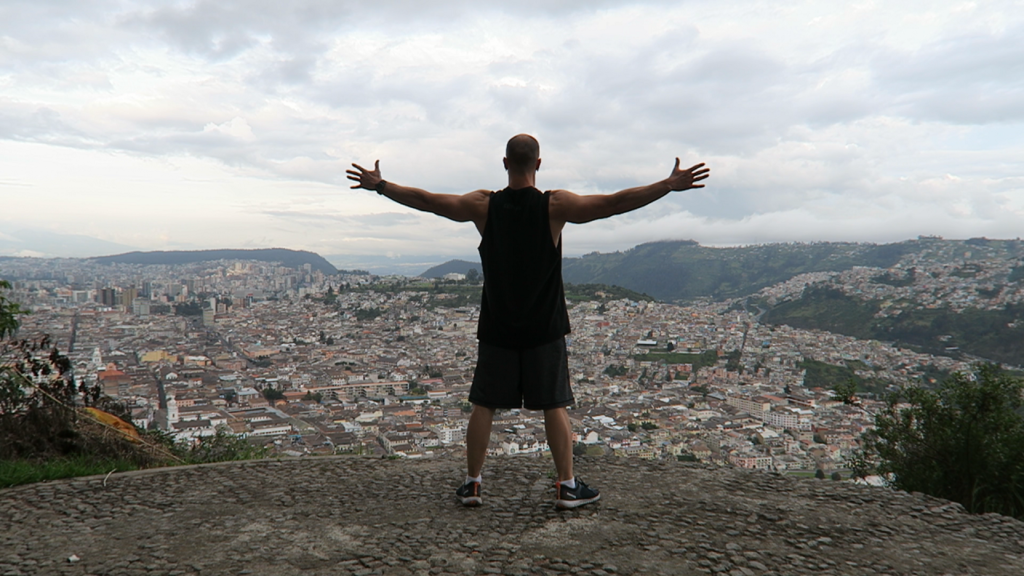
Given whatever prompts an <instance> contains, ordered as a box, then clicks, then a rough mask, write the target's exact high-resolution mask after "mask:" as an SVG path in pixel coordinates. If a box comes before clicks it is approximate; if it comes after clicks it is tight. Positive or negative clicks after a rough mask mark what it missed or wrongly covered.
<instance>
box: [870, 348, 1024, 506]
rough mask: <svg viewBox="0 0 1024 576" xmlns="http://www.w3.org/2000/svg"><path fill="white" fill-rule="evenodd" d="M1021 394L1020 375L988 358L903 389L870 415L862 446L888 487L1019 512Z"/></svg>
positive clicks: (1023, 474)
mask: <svg viewBox="0 0 1024 576" xmlns="http://www.w3.org/2000/svg"><path fill="white" fill-rule="evenodd" d="M1022 394H1024V382H1022V381H1021V380H1020V379H1018V378H1014V377H1012V376H1010V375H1009V374H1007V373H1005V372H1003V371H1002V370H1001V369H1000V368H999V367H998V366H995V365H991V364H988V365H977V366H975V368H974V371H973V373H969V374H964V373H956V374H953V375H952V376H951V377H950V378H949V379H947V380H946V381H945V382H943V383H942V384H941V385H940V386H939V387H938V388H936V389H927V388H924V387H914V388H907V389H905V390H904V391H903V393H902V394H901V395H892V396H890V397H889V399H888V401H887V403H886V406H885V408H884V409H883V410H882V411H881V412H879V413H878V414H877V415H876V416H875V427H876V429H875V430H874V431H873V432H872V433H870V434H868V435H867V436H866V438H865V452H866V454H867V455H868V457H870V458H872V459H873V460H875V461H876V462H877V471H878V472H879V473H880V474H882V475H883V476H885V477H887V478H889V479H890V482H891V484H892V485H893V486H895V487H896V488H899V489H901V490H906V491H908V492H911V491H917V492H924V493H926V494H930V495H932V496H936V497H939V498H945V499H948V500H953V501H956V502H959V503H961V504H963V506H964V507H965V508H966V509H967V510H968V511H970V512H978V513H984V512H998V513H1000V514H1004V515H1008V516H1015V517H1018V518H1024V457H1022V455H1024V416H1021V410H1022V408H1024V399H1022ZM901 402H902V403H904V404H900V403H901ZM907 405H909V406H908V407H904V406H907Z"/></svg>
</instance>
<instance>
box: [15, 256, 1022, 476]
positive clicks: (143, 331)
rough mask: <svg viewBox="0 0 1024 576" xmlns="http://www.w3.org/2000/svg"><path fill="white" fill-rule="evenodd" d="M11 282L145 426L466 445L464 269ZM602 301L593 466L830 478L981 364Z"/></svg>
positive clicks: (586, 431) (297, 450)
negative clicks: (882, 413) (922, 390)
mask: <svg viewBox="0 0 1024 576" xmlns="http://www.w3.org/2000/svg"><path fill="white" fill-rule="evenodd" d="M918 270H921V269H918ZM926 271H927V272H929V274H930V276H929V278H930V280H929V283H928V284H927V285H932V284H934V286H933V288H934V290H932V291H931V292H930V293H932V294H936V296H935V298H943V299H944V300H945V301H948V302H950V303H958V302H968V301H970V298H971V291H972V290H976V289H975V285H976V284H971V285H970V286H969V287H964V288H963V289H962V290H960V291H957V286H959V285H958V284H957V283H956V281H954V280H944V279H945V278H947V276H948V275H947V276H944V275H942V274H941V273H938V271H935V270H926ZM897 272H898V271H895V272H894V271H892V270H890V271H885V270H880V269H854V270H851V271H849V272H844V273H819V274H816V275H809V276H805V277H798V278H794V279H793V280H792V281H790V282H787V283H785V284H780V285H777V286H774V287H772V288H768V289H765V290H763V291H762V292H761V293H760V294H758V295H757V298H761V299H765V300H769V299H772V300H775V299H782V298H786V297H789V296H792V295H793V294H795V293H799V291H800V290H801V289H802V288H803V287H805V286H807V285H808V284H813V283H815V282H833V283H837V284H842V285H843V286H844V289H845V290H850V291H851V292H856V291H857V290H860V291H863V290H865V289H867V288H871V287H873V286H876V284H872V283H870V282H869V281H870V279H872V278H877V277H878V276H879V275H880V274H883V273H885V274H895V273H897ZM0 277H3V278H5V279H7V280H9V281H11V283H12V285H13V290H12V291H11V297H12V298H13V299H15V300H17V301H19V302H21V303H23V304H24V305H25V306H27V307H28V308H30V309H31V310H32V314H31V315H28V316H26V317H25V318H24V321H23V325H22V329H21V333H20V335H21V336H31V335H35V334H42V333H48V334H51V335H52V336H53V337H54V339H55V341H56V343H57V345H58V346H59V347H60V349H61V350H62V351H64V352H66V353H67V355H68V356H69V357H70V358H71V359H72V361H73V364H74V368H75V374H76V377H77V378H79V379H80V380H83V381H86V382H88V383H96V384H98V385H100V386H102V389H103V391H104V392H105V393H106V394H108V395H110V396H112V397H115V398H118V399H120V400H121V401H123V402H126V403H127V404H128V406H130V408H131V412H132V416H133V419H134V421H135V423H136V424H137V425H139V426H145V427H159V428H162V429H165V430H167V431H169V432H171V433H173V434H175V435H176V436H178V437H179V438H182V439H186V440H187V439H194V438H197V437H200V436H204V435H210V434H213V433H215V432H216V431H217V430H218V429H226V430H229V431H231V432H233V433H236V434H239V435H243V436H245V437H247V438H250V439H251V441H253V442H259V443H266V444H268V445H270V446H272V447H274V449H275V450H276V451H277V452H279V453H282V454H287V455H294V456H298V455H305V454H334V453H354V454H376V455H380V456H385V455H390V456H395V457H408V458H426V457H431V456H433V455H438V454H440V453H443V452H461V451H462V450H464V444H463V438H464V433H465V426H466V421H467V416H468V410H469V405H468V404H467V403H466V397H467V393H468V388H469V383H470V382H471V380H472V373H473V369H474V362H475V347H476V322H477V315H478V313H479V307H478V305H477V304H476V302H478V300H479V298H474V297H472V294H474V293H475V292H476V291H478V290H479V287H478V286H473V285H468V284H467V282H466V281H465V279H464V278H463V277H461V276H460V275H452V276H450V277H449V278H447V279H443V280H424V279H419V278H411V279H410V278H405V277H377V276H372V275H369V274H366V273H346V272H342V273H340V274H338V275H325V274H323V273H321V272H319V271H315V270H312V269H311V268H310V267H309V266H308V265H307V266H305V267H304V268H301V269H293V268H287V267H284V266H280V265H275V264H268V263H265V262H252V261H215V262H203V263H196V264H188V265H178V266H152V265H151V266H142V265H126V264H104V265H100V264H95V263H91V262H90V261H88V260H60V259H57V260H42V259H9V260H5V261H4V262H3V263H2V267H0ZM932 280H934V282H932ZM893 284H899V282H894V283H893ZM888 288H891V289H892V290H893V291H899V290H905V289H907V288H906V287H900V286H895V285H892V286H888ZM888 288H887V289H888ZM871 289H872V290H874V288H871ZM940 294H941V295H940ZM986 294H989V297H990V298H1016V296H1015V295H1014V294H1009V293H1008V294H1003V293H999V294H995V293H991V292H990V293H986ZM975 295H976V294H975ZM906 296H907V295H906V294H903V296H902V297H906ZM589 298H590V299H589V300H588V299H578V298H574V299H572V300H571V302H570V309H569V311H570V317H571V322H572V326H573V332H572V334H570V337H569V339H568V344H569V350H570V369H571V373H572V378H573V386H574V389H575V392H576V398H577V401H578V404H577V405H576V406H575V407H574V408H573V409H572V410H571V411H570V416H571V418H572V420H573V427H574V431H575V432H576V434H577V436H578V442H579V443H578V445H577V450H580V451H585V452H589V453H613V454H616V455H620V456H623V457H638V458H677V457H679V458H684V459H699V460H706V461H711V462H717V463H721V464H723V465H734V466H740V467H746V468H764V469H775V470H811V471H813V470H815V469H823V470H826V471H830V470H833V469H838V468H843V467H844V466H845V462H846V460H847V459H848V458H849V457H850V456H851V455H853V454H854V453H855V452H856V450H857V449H858V447H859V445H860V437H861V435H862V434H863V433H864V432H865V431H866V430H869V429H870V428H871V427H872V425H873V421H874V418H873V414H874V412H875V411H876V410H877V409H878V408H879V407H880V406H881V404H882V403H881V400H880V399H879V395H880V394H882V393H883V392H885V391H886V390H887V389H892V388H895V387H899V386H902V385H906V384H912V383H920V382H927V381H928V380H929V379H930V378H934V377H935V376H936V375H941V374H946V373H949V372H950V371H957V370H964V369H967V368H969V364H968V363H966V362H965V361H957V360H953V359H951V358H948V357H944V356H931V355H926V354H920V353H916V352H914V351H911V350H908V349H901V348H897V347H894V346H892V345H889V344H886V343H883V342H878V341H873V340H858V339H855V338H851V337H847V336H841V335H838V334H833V333H829V332H821V331H809V330H798V329H794V328H790V327H788V326H768V325H764V324H761V323H759V322H758V319H759V318H758V311H757V310H756V307H754V308H755V309H754V310H751V309H750V308H752V307H751V306H748V305H745V304H744V303H743V302H739V301H724V302H711V301H704V302H693V303H689V304H687V305H676V304H668V303H660V302H651V301H641V300H629V299H621V298H619V299H615V298H613V297H612V296H610V295H608V294H606V293H604V292H601V291H597V292H595V293H593V294H592V295H590V296H589ZM837 374H845V375H847V376H849V377H851V378H855V379H857V380H858V381H860V382H861V384H862V388H861V394H859V395H858V398H857V401H856V402H853V403H844V402H843V401H841V400H838V399H835V398H834V396H835V395H834V393H833V392H832V391H831V387H832V386H833V385H835V384H841V383H843V382H840V381H837V378H839V376H836V375H837ZM495 423H496V426H495V427H494V430H495V432H494V434H493V437H492V447H491V449H492V450H493V451H494V452H495V453H504V454H531V453H533V454H543V453H544V452H545V451H546V450H547V444H546V438H545V435H544V427H543V415H542V414H540V413H536V412H530V411H526V410H521V411H520V410H510V411H501V412H499V413H498V415H497V417H496V421H495Z"/></svg>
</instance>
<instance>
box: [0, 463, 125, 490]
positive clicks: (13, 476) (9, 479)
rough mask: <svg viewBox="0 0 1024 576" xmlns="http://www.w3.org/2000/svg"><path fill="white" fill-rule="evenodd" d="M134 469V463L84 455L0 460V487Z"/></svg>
mask: <svg viewBox="0 0 1024 576" xmlns="http://www.w3.org/2000/svg"><path fill="white" fill-rule="evenodd" d="M138 469H139V467H138V466H136V465H135V464H133V463H131V462H129V461H127V460H96V459H95V458H91V457H88V456H77V457H65V458H58V459H54V460H47V461H44V462H34V461H31V460H3V461H0V488H10V487H11V486H20V485H21V484H32V483H35V482H45V481H47V480H59V479H61V478H75V477H77V476H94V475H96V474H106V473H107V472H110V471H111V470H113V471H115V472H126V471H128V470H138Z"/></svg>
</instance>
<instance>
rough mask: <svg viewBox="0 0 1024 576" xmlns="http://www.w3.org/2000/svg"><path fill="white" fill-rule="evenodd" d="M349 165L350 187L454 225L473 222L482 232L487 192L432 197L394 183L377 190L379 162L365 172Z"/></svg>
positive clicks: (364, 169) (430, 194)
mask: <svg viewBox="0 0 1024 576" xmlns="http://www.w3.org/2000/svg"><path fill="white" fill-rule="evenodd" d="M352 166H353V168H355V170H351V169H350V170H346V171H345V174H347V178H348V179H349V180H352V181H353V182H355V184H354V185H352V188H365V189H367V190H376V191H377V193H378V194H380V195H382V196H387V197H388V198H390V199H392V200H394V201H395V202H398V203H399V204H404V205H406V206H408V207H410V208H415V209H417V210H422V211H424V212H431V213H433V214H437V215H438V216H444V217H445V218H448V219H449V220H455V221H456V222H473V223H475V224H476V225H477V228H480V229H481V230H482V229H483V224H484V223H486V221H487V202H488V200H489V195H488V194H489V193H488V191H487V190H477V191H475V192H470V193H469V194H462V195H458V194H433V193H431V192H427V191H426V190H421V189H419V188H410V187H408V186H400V185H398V184H395V183H394V182H385V183H384V184H383V186H381V189H380V190H378V189H377V187H378V185H379V184H380V183H381V182H384V180H383V179H382V178H381V176H380V160H377V161H375V162H374V163H373V170H367V169H366V168H363V167H362V166H360V165H358V164H352Z"/></svg>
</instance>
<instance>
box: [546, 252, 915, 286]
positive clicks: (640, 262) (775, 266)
mask: <svg viewBox="0 0 1024 576" xmlns="http://www.w3.org/2000/svg"><path fill="white" fill-rule="evenodd" d="M915 244H917V242H916V241H910V242H901V243H897V244H881V245H879V244H856V243H842V242H818V243H813V244H765V245H759V246H745V247H739V248H709V247H706V246H701V245H700V244H697V243H696V242H693V241H689V240H686V241H671V242H652V243H649V244H641V245H639V246H636V247H634V248H631V249H629V250H626V251H625V252H614V253H611V254H601V253H596V252H595V253H593V254H587V255H585V256H583V257H581V258H565V259H563V261H562V277H563V279H564V280H565V281H566V282H573V283H577V284H590V283H594V284H615V285H618V286H622V287H625V288H629V289H630V290H636V291H637V292H643V293H646V294H650V295H651V296H653V297H655V298H657V299H659V300H665V301H685V300H691V299H693V298H701V297H711V298H716V299H723V298H734V297H739V296H746V295H748V294H752V293H754V292H757V291H758V290H760V289H762V288H765V287H767V286H772V285H774V284H778V283H779V282H785V281H786V280H789V279H790V278H792V277H793V276H796V275H798V274H804V273H807V272H838V271H842V270H848V269H850V268H852V267H854V266H876V267H880V268H888V267H889V266H892V265H894V264H896V263H897V262H899V260H900V258H902V257H903V256H904V255H905V254H907V253H909V252H912V251H914V250H915Z"/></svg>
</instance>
